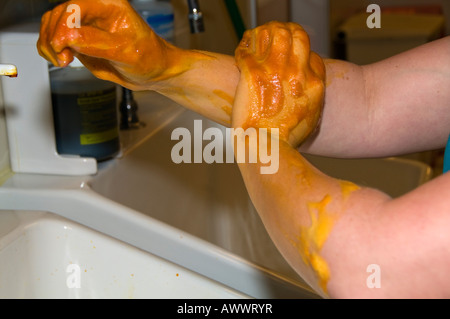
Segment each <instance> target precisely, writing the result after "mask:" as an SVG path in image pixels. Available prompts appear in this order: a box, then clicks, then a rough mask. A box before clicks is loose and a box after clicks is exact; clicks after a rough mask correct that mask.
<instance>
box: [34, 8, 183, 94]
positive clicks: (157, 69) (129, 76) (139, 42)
mask: <svg viewBox="0 0 450 319" xmlns="http://www.w3.org/2000/svg"><path fill="white" fill-rule="evenodd" d="M71 4H76V5H78V8H79V9H80V10H79V12H80V17H81V26H80V28H76V27H73V26H72V25H71V24H70V23H68V22H71V21H72V18H71V15H72V11H69V12H67V7H68V6H69V5H71ZM37 48H38V51H39V54H40V55H41V56H43V57H44V58H46V59H47V60H49V61H50V62H52V63H53V64H54V65H56V66H60V67H65V66H67V65H68V64H69V63H70V62H72V60H73V57H74V56H76V57H77V58H78V59H79V60H80V61H81V62H82V63H83V64H84V65H85V66H86V67H87V68H88V69H89V70H90V71H91V72H92V73H93V74H94V75H96V76H97V77H99V78H101V79H104V80H109V81H113V82H116V83H118V84H121V85H123V86H126V87H128V88H130V89H133V90H139V89H148V88H149V85H150V86H151V84H152V83H154V82H155V81H158V80H162V79H165V78H168V77H171V76H173V75H176V74H179V73H181V72H183V71H184V70H185V69H186V68H187V66H186V63H184V64H183V63H180V60H182V59H180V58H179V56H180V55H181V52H180V51H183V50H180V49H177V48H175V47H174V46H172V45H171V44H169V43H167V42H166V41H164V40H163V39H161V38H159V37H158V36H157V35H156V34H155V33H154V32H153V30H152V29H151V28H150V27H149V26H148V25H147V23H146V22H145V21H144V20H143V19H141V17H140V16H139V14H138V13H137V12H136V11H135V10H134V9H133V8H132V7H131V6H130V4H129V3H128V1H126V0H102V1H92V0H74V1H69V2H66V3H63V4H61V5H59V6H57V7H56V8H55V9H53V10H52V11H49V12H47V13H46V14H45V15H44V16H43V17H42V24H41V31H40V38H39V41H38V43H37Z"/></svg>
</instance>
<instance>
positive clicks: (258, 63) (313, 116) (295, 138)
mask: <svg viewBox="0 0 450 319" xmlns="http://www.w3.org/2000/svg"><path fill="white" fill-rule="evenodd" d="M293 39H295V45H293ZM299 44H301V45H299ZM235 55H236V60H237V63H238V66H239V68H240V71H241V74H245V75H246V76H247V79H246V81H247V83H248V85H250V86H252V87H251V88H250V90H252V92H253V94H252V96H251V101H249V105H248V108H249V110H248V116H247V118H246V120H245V122H244V121H242V122H243V123H242V126H243V128H246V127H263V128H279V130H280V138H282V139H283V140H286V141H288V142H289V143H290V144H291V145H293V146H297V145H298V144H299V143H300V142H301V141H303V140H304V139H305V138H306V137H307V136H308V135H309V134H311V132H312V131H313V130H314V129H315V128H316V126H317V123H318V121H319V118H320V115H321V110H322V106H323V98H324V79H325V66H324V64H323V62H322V59H321V58H320V57H319V56H318V55H317V54H316V53H314V52H312V51H310V47H309V38H308V35H307V34H306V32H305V31H304V30H303V28H302V27H301V26H299V25H298V24H294V23H284V24H281V23H278V22H270V23H268V24H266V25H264V26H262V27H259V28H256V29H254V30H251V31H247V32H246V33H245V34H244V37H243V39H242V41H241V43H240V44H239V47H238V48H237V49H236V54H235ZM255 57H256V59H255Z"/></svg>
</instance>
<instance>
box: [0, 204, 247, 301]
mask: <svg viewBox="0 0 450 319" xmlns="http://www.w3.org/2000/svg"><path fill="white" fill-rule="evenodd" d="M0 225H1V228H0V237H1V239H0V298H183V299H187V298H247V296H245V295H244V294H242V293H239V292H237V291H234V290H233V289H230V288H228V287H225V286H223V285H221V284H219V283H217V282H215V281H213V280H211V279H208V278H206V277H204V276H201V275H199V274H197V273H195V272H192V271H190V270H187V269H185V268H183V267H181V266H179V265H176V264H173V263H171V262H168V261H166V260H164V259H162V258H159V257H157V256H155V255H153V254H150V253H147V252H144V251H142V250H139V249H138V248H136V247H133V246H130V245H127V244H125V243H123V242H121V241H119V240H117V239H114V238H111V237H109V236H106V235H104V234H101V233H99V232H96V231H93V230H91V229H89V228H87V227H84V226H82V225H80V224H77V223H74V222H71V221H69V220H67V219H64V218H61V217H58V216H55V215H52V214H49V213H39V212H7V211H3V212H0Z"/></svg>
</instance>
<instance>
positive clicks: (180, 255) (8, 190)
mask: <svg viewBox="0 0 450 319" xmlns="http://www.w3.org/2000/svg"><path fill="white" fill-rule="evenodd" d="M135 98H136V99H137V101H138V104H139V106H140V108H139V115H140V118H141V120H142V121H143V122H144V123H145V125H143V127H142V128H141V129H138V130H130V131H124V132H121V140H122V143H123V147H122V154H120V156H118V158H115V159H113V160H109V161H106V162H102V163H99V172H98V174H97V175H95V176H80V177H69V176H50V175H33V174H15V175H14V176H12V177H11V178H9V179H8V180H7V181H6V182H5V183H4V185H2V187H0V210H1V209H3V210H14V211H17V210H24V211H30V210H31V211H39V212H51V213H53V214H45V215H43V216H44V217H43V219H42V221H40V222H39V223H38V222H31V223H28V224H26V225H28V226H26V227H25V226H23V227H22V228H24V227H25V228H26V229H29V230H30V232H29V233H27V234H28V235H21V236H18V237H16V239H14V240H12V239H8V240H9V241H8V243H10V244H9V246H0V276H4V275H3V272H4V271H3V270H4V269H7V270H8V271H9V270H11V269H13V268H14V267H16V266H13V264H14V265H16V264H17V263H19V264H20V259H19V258H22V257H20V256H22V255H21V254H22V253H18V255H17V256H16V257H15V258H16V259H11V260H14V261H17V263H16V262H15V263H9V262H8V263H6V262H4V260H6V259H9V258H13V257H11V256H10V255H8V257H6V255H4V253H5V248H2V247H10V248H9V251H8V252H7V253H8V254H13V252H14V249H19V248H20V249H22V251H27V252H30V249H29V248H28V246H27V244H25V242H26V241H27V240H29V241H30V240H31V241H32V242H36V243H37V244H36V245H37V246H33V248H34V250H32V252H33V254H34V255H33V256H34V258H35V260H36V263H37V264H39V263H45V262H46V261H45V260H40V261H37V260H38V259H39V258H42V259H48V260H49V261H50V260H55V259H56V260H57V262H56V264H55V265H57V266H52V265H51V264H48V263H47V264H45V267H43V269H45V270H43V272H41V273H39V275H38V270H36V269H30V268H29V266H26V265H21V266H20V267H19V269H21V270H23V273H27V275H26V276H24V277H25V279H23V280H21V281H20V282H21V285H18V288H17V289H21V287H23V286H24V285H30V284H32V283H33V281H34V283H35V282H36V280H37V278H41V280H42V278H44V277H45V276H46V277H45V278H49V273H53V276H55V275H56V270H55V269H58V275H59V276H61V278H60V280H59V281H58V284H59V285H61V280H62V279H65V278H67V275H68V274H67V273H66V272H65V268H64V267H67V265H68V263H70V262H74V263H77V261H76V260H72V259H75V257H73V256H81V257H82V258H85V256H89V258H88V259H87V260H89V261H88V262H87V261H86V262H84V261H83V259H82V258H81V257H80V258H79V259H78V260H79V262H80V266H81V270H82V272H84V271H85V270H86V271H85V272H84V273H83V275H84V276H90V275H92V277H91V279H90V281H89V282H91V281H92V283H93V284H92V286H86V290H83V289H81V290H79V291H78V290H76V291H78V293H82V294H83V296H93V297H94V296H99V297H109V296H110V295H108V294H111V295H114V296H122V297H123V296H125V297H127V296H132V297H138V298H139V297H141V296H144V297H147V296H163V295H164V293H167V294H166V295H165V296H168V297H176V296H184V295H183V294H185V293H186V289H185V290H182V289H181V290H178V288H177V287H178V286H177V284H178V283H180V282H181V280H180V279H183V280H186V281H185V282H183V286H185V287H200V288H195V289H194V290H196V291H197V292H198V294H197V295H193V296H197V297H199V298H206V297H209V296H216V297H222V296H223V297H232V298H240V297H242V298H245V297H254V298H318V296H317V295H316V294H315V293H314V292H313V291H312V290H311V289H310V288H309V287H308V285H307V284H306V283H305V282H304V281H303V280H302V278H301V277H299V276H298V275H297V274H296V273H295V272H294V271H293V270H292V268H291V267H290V266H289V265H288V264H287V262H286V261H285V260H284V259H283V257H282V256H281V255H280V253H279V252H278V250H277V249H276V247H275V246H274V244H273V243H272V241H271V239H270V238H269V236H268V234H267V232H266V230H265V229H264V226H263V224H262V222H261V220H260V219H259V216H258V214H257V213H256V211H255V209H254V207H253V205H252V203H251V201H250V199H249V196H248V194H247V191H246V189H245V185H244V183H243V181H242V178H241V175H240V172H239V169H238V167H237V165H236V164H235V163H212V164H208V163H206V162H205V161H201V162H199V163H180V164H176V163H175V162H174V161H173V160H172V157H171V154H172V150H173V148H174V147H175V146H176V145H177V144H178V143H179V141H178V140H172V133H173V132H174V130H176V129H179V128H181V129H188V130H189V131H190V132H195V123H199V122H195V121H196V120H197V121H200V123H201V125H202V130H203V131H205V130H206V129H208V128H217V129H220V130H221V131H223V136H224V138H225V136H226V135H225V128H224V127H222V126H220V125H218V124H216V123H214V122H212V121H209V120H207V119H205V118H204V117H202V116H200V115H197V114H195V113H193V112H191V111H188V110H185V109H183V108H181V107H180V106H179V105H177V104H176V103H174V102H172V101H170V100H168V99H167V98H165V97H163V96H161V95H158V94H156V93H150V92H146V93H141V92H136V94H135ZM194 135H195V133H192V136H194ZM208 143H210V141H203V146H204V145H206V144H208ZM191 146H192V149H195V147H198V145H195V141H191ZM223 148H224V149H223V152H224V154H226V153H227V151H228V149H229V146H228V145H226V143H225V141H224V143H223ZM308 159H309V160H310V161H311V162H312V163H313V164H315V165H316V166H318V167H319V168H320V169H322V170H323V171H324V172H326V173H328V174H330V175H331V176H334V177H337V178H343V179H347V180H351V181H353V182H356V183H358V184H363V185H366V186H371V187H376V188H379V189H381V190H384V191H386V192H387V193H389V194H391V195H392V196H400V195H401V194H402V193H405V192H407V191H409V190H411V189H413V188H415V187H417V186H419V185H420V184H421V183H424V182H425V181H426V180H428V179H429V178H431V170H430V169H429V167H427V166H426V165H423V164H420V163H416V162H414V161H405V160H400V159H395V158H394V159H379V160H335V159H328V158H321V157H313V156H308ZM405 179H406V182H402V181H404V180H405ZM0 213H1V211H0ZM49 216H53V217H51V218H50V217H49ZM56 216H59V217H56ZM58 218H64V219H58ZM0 225H1V221H0ZM62 225H70V229H71V230H67V229H64V227H63V226H62ZM19 228H20V227H19ZM19 228H18V229H19ZM1 229H2V228H1V227H0V245H2V243H3V240H4V238H3V237H2V232H1ZM44 230H45V231H44ZM16 233H20V231H16ZM7 236H9V235H7ZM52 236H53V237H52ZM57 236H59V238H63V237H64V238H65V236H68V237H69V238H72V239H73V240H59V241H57V240H54V238H55V237H57ZM92 238H94V239H92ZM91 240H92V243H91V242H90V241H91ZM58 242H59V244H58ZM75 243H76V245H75ZM80 243H83V244H80ZM97 243H98V244H97ZM100 243H102V244H101V245H100ZM48 245H50V247H52V245H57V246H58V245H59V246H58V247H55V249H54V250H50V249H47V251H45V254H42V255H39V252H40V251H42V250H39V249H36V247H49V246H48ZM77 245H79V246H77ZM83 245H84V246H83ZM93 246H95V247H97V248H96V249H94V248H93ZM98 247H106V248H105V254H102V255H101V256H100V255H96V254H95V251H97V250H99V248H98ZM20 249H19V250H20ZM117 251H121V253H120V254H118V253H117ZM2 254H3V255H2ZM118 255H119V256H121V258H116V256H118ZM23 256H25V255H23ZM26 256H29V255H26ZM122 256H126V257H125V258H122ZM44 257H45V258H44ZM23 258H25V257H23ZM26 258H31V257H26ZM119 260H120V261H119ZM122 260H123V261H127V260H133V263H129V264H128V265H126V264H124V263H122ZM116 262H117V263H118V264H117V265H114V267H112V268H111V269H109V268H108V267H111V264H114V263H116ZM33 263H34V261H33ZM81 263H83V264H82V265H81ZM28 264H32V263H28ZM134 264H135V265H137V266H136V268H133V267H130V265H134ZM94 265H95V266H94ZM149 265H150V266H149ZM161 265H164V266H161ZM8 267H9V268H8ZM23 267H28V268H23ZM52 267H53V268H54V269H52ZM91 267H92V269H91ZM97 267H98V268H97ZM102 267H103V268H102ZM152 267H153V268H152ZM158 267H159V268H158ZM100 268H102V269H106V268H108V269H107V270H105V274H106V275H105V276H102V275H99V274H98V272H95V270H96V269H100ZM161 268H164V269H165V270H164V271H163V270H161ZM49 269H50V271H49ZM148 269H152V270H151V271H149V270H148ZM131 274H135V277H134V278H131V277H132V276H131ZM152 274H157V275H155V276H152ZM174 274H179V276H178V277H177V276H176V275H174ZM113 275H114V276H117V277H116V278H117V280H118V281H120V283H121V287H120V289H119V288H117V285H116V286H114V284H113V283H112V281H114V280H113V279H112V278H113ZM97 276H99V278H96V277H97ZM155 277H158V278H155ZM0 278H4V277H0ZM119 278H120V279H119ZM138 278H139V280H141V281H142V283H138V282H137V281H139V280H135V279H138ZM2 280H3V279H2ZM6 280H7V279H6ZM24 280H25V281H24ZM111 280H112V281H111ZM133 280H134V281H133ZM46 282H47V283H50V281H49V280H46ZM147 282H153V283H154V289H153V291H151V292H149V291H146V290H145V287H144V288H143V286H142V285H144V286H145V283H147ZM164 283H168V284H167V286H166V287H162V285H164ZM1 285H2V283H1V282H0V293H1V291H2V288H1ZM113 286H114V287H116V288H114V289H113V288H112V287H113ZM37 287H38V288H36V289H38V290H39V289H40V290H39V293H37V292H36V295H45V293H49V294H50V296H51V292H48V289H50V288H48V287H46V288H45V289H44V288H42V287H43V286H39V285H37ZM52 287H53V286H52ZM161 287H162V288H161ZM51 289H53V288H51ZM54 289H55V291H59V290H57V289H61V290H62V291H63V292H61V295H63V296H69V297H71V296H74V295H71V294H74V293H75V292H74V291H73V290H69V291H68V289H67V287H65V286H63V287H60V288H54ZM108 289H109V290H111V289H113V290H114V291H109V292H108ZM160 289H163V292H162V293H161V294H159V293H158V292H159V291H160ZM164 289H165V290H164ZM44 290H45V291H47V292H44ZM187 290H189V291H191V289H190V288H189V289H187ZM11 291H16V290H11ZM155 291H156V294H155ZM15 293H17V294H20V292H15ZM34 293H35V292H30V294H34ZM8 296H9V293H8ZM189 296H191V295H189Z"/></svg>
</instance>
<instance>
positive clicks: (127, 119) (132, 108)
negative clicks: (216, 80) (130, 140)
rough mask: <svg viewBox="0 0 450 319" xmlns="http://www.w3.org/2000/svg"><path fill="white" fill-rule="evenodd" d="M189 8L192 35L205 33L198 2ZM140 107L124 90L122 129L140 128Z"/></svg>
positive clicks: (192, 3) (128, 91) (189, 0)
mask: <svg viewBox="0 0 450 319" xmlns="http://www.w3.org/2000/svg"><path fill="white" fill-rule="evenodd" d="M187 3H188V7H189V15H188V18H189V25H190V27H191V33H193V34H194V33H201V32H204V31H205V26H204V24H203V13H202V12H201V11H200V6H199V4H198V2H197V0H187ZM137 109H138V105H137V103H136V101H135V100H134V97H133V92H132V91H131V90H129V89H126V88H122V101H121V103H120V113H121V120H120V129H122V130H127V129H131V128H138V127H139V118H138V115H137Z"/></svg>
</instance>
